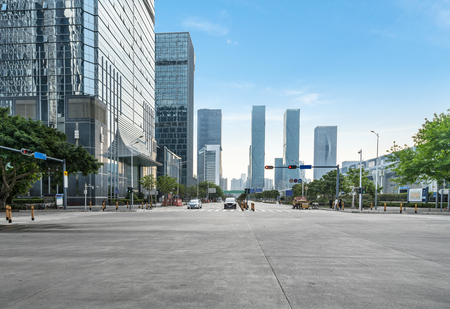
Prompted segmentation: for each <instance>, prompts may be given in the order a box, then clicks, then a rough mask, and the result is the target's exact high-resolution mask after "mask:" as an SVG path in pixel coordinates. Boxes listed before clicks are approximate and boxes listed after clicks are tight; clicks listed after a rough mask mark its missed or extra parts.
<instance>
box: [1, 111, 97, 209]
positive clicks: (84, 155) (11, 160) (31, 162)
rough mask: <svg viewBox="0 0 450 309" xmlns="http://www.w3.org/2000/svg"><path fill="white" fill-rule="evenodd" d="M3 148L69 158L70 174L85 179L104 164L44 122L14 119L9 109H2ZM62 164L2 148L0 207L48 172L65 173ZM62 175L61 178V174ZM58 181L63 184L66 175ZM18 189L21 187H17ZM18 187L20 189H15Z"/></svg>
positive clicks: (68, 167) (67, 166)
mask: <svg viewBox="0 0 450 309" xmlns="http://www.w3.org/2000/svg"><path fill="white" fill-rule="evenodd" d="M0 145H2V146H5V147H9V148H13V149H19V148H25V149H29V150H30V151H31V152H40V153H45V154H46V155H47V156H48V157H53V158H58V159H66V169H67V172H68V173H69V174H76V173H78V172H81V173H82V174H83V175H84V176H87V175H89V174H97V173H98V169H99V168H100V167H101V166H102V163H100V162H98V160H97V159H95V157H94V156H93V155H90V154H89V152H88V151H87V150H86V149H84V148H83V146H78V147H76V146H75V145H73V144H71V143H68V142H67V135H65V134H64V133H62V132H60V131H58V130H56V129H53V128H50V127H47V126H46V125H44V124H43V123H42V122H41V121H34V120H31V119H25V118H23V117H22V116H11V115H10V114H9V109H8V108H0ZM61 167H62V166H61V163H58V162H56V161H50V160H39V159H35V158H34V157H33V156H25V155H22V154H20V153H18V152H13V151H9V150H3V149H0V177H1V188H0V207H1V208H4V207H5V205H6V201H7V200H8V199H10V198H12V197H14V196H15V195H16V194H18V193H25V192H26V191H28V190H29V188H30V187H31V186H32V185H33V183H34V182H36V180H37V179H39V178H40V177H41V175H42V174H45V173H54V172H55V171H57V170H58V169H59V170H62V168H61ZM58 174H59V175H58ZM58 174H56V176H57V177H56V178H57V179H58V180H59V181H61V182H62V173H58ZM16 186H17V187H16ZM15 188H16V189H15Z"/></svg>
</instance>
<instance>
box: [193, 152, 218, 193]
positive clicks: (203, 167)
mask: <svg viewBox="0 0 450 309" xmlns="http://www.w3.org/2000/svg"><path fill="white" fill-rule="evenodd" d="M220 158H221V156H220V145H205V146H204V147H203V148H202V149H200V151H199V152H198V163H197V165H198V167H199V168H198V175H197V176H198V181H199V182H202V181H208V182H212V183H214V184H216V185H217V186H220V179H221V178H220Z"/></svg>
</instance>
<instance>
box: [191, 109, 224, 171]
mask: <svg viewBox="0 0 450 309" xmlns="http://www.w3.org/2000/svg"><path fill="white" fill-rule="evenodd" d="M206 145H219V146H220V159H221V158H222V154H221V153H222V110H220V109H206V108H205V109H199V110H198V111H197V158H199V155H200V150H201V149H202V148H203V147H205V146H206ZM200 168H201V164H197V175H200ZM219 177H220V178H222V159H221V160H220V165H219Z"/></svg>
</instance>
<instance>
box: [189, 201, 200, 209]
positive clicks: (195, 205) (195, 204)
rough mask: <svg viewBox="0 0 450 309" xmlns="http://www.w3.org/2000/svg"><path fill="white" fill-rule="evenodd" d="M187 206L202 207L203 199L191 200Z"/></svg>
mask: <svg viewBox="0 0 450 309" xmlns="http://www.w3.org/2000/svg"><path fill="white" fill-rule="evenodd" d="M187 208H188V209H194V208H202V201H200V200H198V199H194V200H190V201H189V203H188V206H187Z"/></svg>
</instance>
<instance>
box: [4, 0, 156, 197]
mask: <svg viewBox="0 0 450 309" xmlns="http://www.w3.org/2000/svg"><path fill="white" fill-rule="evenodd" d="M154 25H155V9H154V0H142V1H121V2H118V1H98V0H90V1H63V0H53V1H31V0H22V1H17V0H3V4H2V5H1V10H0V50H1V54H2V55H3V57H2V58H1V59H0V72H1V74H0V106H6V107H10V108H11V111H12V113H13V114H18V115H22V116H25V117H31V118H32V119H36V120H41V121H42V122H43V123H44V124H46V125H48V126H52V127H55V128H57V129H58V130H60V131H63V132H65V133H66V134H67V136H68V142H71V143H74V144H79V145H83V147H84V148H85V149H87V150H88V151H89V152H90V153H91V154H92V155H95V157H96V158H97V159H98V160H99V161H100V162H102V163H104V165H103V166H102V167H101V168H100V170H99V173H98V174H97V175H89V176H88V177H83V176H81V175H77V176H70V177H69V187H68V202H69V204H70V203H72V202H74V203H76V202H84V194H83V190H84V184H85V183H88V184H91V185H93V186H95V190H88V199H89V201H92V202H93V203H100V202H101V201H102V200H103V199H115V198H118V197H124V196H125V194H126V192H125V189H126V187H127V186H130V185H131V174H132V173H131V169H132V168H133V171H134V173H133V178H134V184H136V185H135V188H136V189H137V188H138V185H137V184H138V179H139V177H142V176H145V175H147V174H150V173H152V172H153V171H154V167H155V165H158V163H157V162H156V141H155V105H154V101H155V92H154V91H155V69H154V68H155V32H154ZM137 140H139V141H140V142H138V143H137V144H133V145H132V143H134V142H135V141H137ZM132 156H134V157H135V159H136V157H137V159H136V160H134V162H133V167H131V166H130V165H131V157H132ZM56 185H57V183H54V184H53V183H52V184H51V187H52V188H51V189H52V190H56ZM61 187H62V186H59V189H61ZM40 188H43V190H42V189H40ZM33 190H37V191H38V192H36V191H34V192H33V193H32V194H35V195H39V194H41V195H42V193H43V192H42V191H44V192H47V190H49V188H48V185H47V182H46V181H43V182H42V186H41V185H38V186H35V187H34V189H33ZM39 190H40V191H41V192H39Z"/></svg>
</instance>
